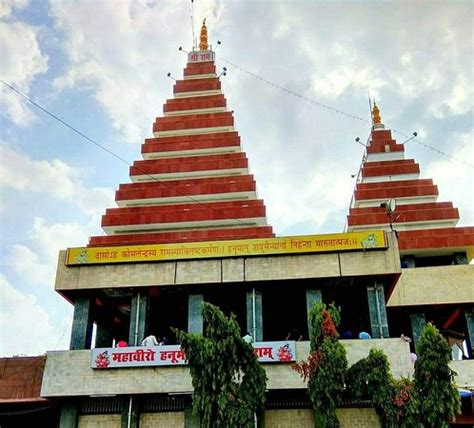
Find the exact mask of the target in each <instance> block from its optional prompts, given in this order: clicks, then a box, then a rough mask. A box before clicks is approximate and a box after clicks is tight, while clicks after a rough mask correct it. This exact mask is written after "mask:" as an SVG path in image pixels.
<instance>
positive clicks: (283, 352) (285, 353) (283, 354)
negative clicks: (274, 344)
mask: <svg viewBox="0 0 474 428" xmlns="http://www.w3.org/2000/svg"><path fill="white" fill-rule="evenodd" d="M277 356H278V359H279V360H280V361H291V360H292V358H293V354H292V353H291V350H290V346H289V345H288V344H286V345H283V346H281V347H280V348H278V351H277Z"/></svg>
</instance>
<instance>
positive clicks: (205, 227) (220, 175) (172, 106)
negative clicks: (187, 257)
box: [89, 23, 274, 246]
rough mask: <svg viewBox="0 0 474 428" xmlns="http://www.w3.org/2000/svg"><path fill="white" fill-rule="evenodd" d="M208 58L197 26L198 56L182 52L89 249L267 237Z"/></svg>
mask: <svg viewBox="0 0 474 428" xmlns="http://www.w3.org/2000/svg"><path fill="white" fill-rule="evenodd" d="M214 58H215V54H214V52H213V51H212V50H210V49H209V47H208V43H207V28H206V26H205V24H204V23H203V25H202V28H201V43H200V45H199V50H198V51H192V52H190V53H189V54H188V63H187V65H186V68H185V69H184V78H183V79H182V80H178V81H176V84H175V85H174V88H173V89H174V91H173V92H174V98H173V99H170V100H167V101H166V104H165V105H164V108H163V111H164V114H163V117H158V118H157V119H156V120H155V123H154V124H153V133H154V138H148V139H146V140H145V143H144V144H143V145H142V156H143V160H139V161H136V162H134V163H133V165H132V166H131V168H130V178H131V180H132V183H128V184H121V185H120V187H119V189H118V190H117V192H116V196H115V200H116V202H117V205H118V208H111V209H107V211H106V213H105V215H104V216H103V217H102V227H103V229H104V231H105V233H106V234H107V236H94V237H92V238H91V239H90V242H89V246H107V245H133V244H152V243H172V242H192V241H212V240H226V239H246V238H268V237H273V236H274V234H273V231H272V228H271V226H268V225H267V220H266V215H265V205H264V203H263V200H261V199H258V198H257V194H256V184H255V180H254V177H253V176H252V175H250V174H249V170H248V160H247V157H246V154H245V153H244V152H242V149H241V147H240V137H239V134H238V132H236V130H235V129H234V117H233V112H232V111H228V109H227V102H226V99H225V97H224V95H223V94H222V91H221V82H220V80H219V76H217V74H216V66H215V64H214Z"/></svg>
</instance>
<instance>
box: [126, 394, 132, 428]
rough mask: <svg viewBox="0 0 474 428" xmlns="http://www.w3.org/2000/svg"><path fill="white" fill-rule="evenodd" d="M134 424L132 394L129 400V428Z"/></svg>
mask: <svg viewBox="0 0 474 428" xmlns="http://www.w3.org/2000/svg"><path fill="white" fill-rule="evenodd" d="M131 425H132V396H130V400H129V402H128V417H127V428H130V427H131Z"/></svg>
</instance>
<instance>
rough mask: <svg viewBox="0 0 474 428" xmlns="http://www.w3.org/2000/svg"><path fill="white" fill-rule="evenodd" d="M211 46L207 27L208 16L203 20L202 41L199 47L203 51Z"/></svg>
mask: <svg viewBox="0 0 474 428" xmlns="http://www.w3.org/2000/svg"><path fill="white" fill-rule="evenodd" d="M208 48H209V46H208V44H207V27H206V18H204V20H203V21H202V27H201V43H199V49H200V50H202V51H207V50H208Z"/></svg>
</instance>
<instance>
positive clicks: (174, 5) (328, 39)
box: [0, 0, 474, 356]
mask: <svg viewBox="0 0 474 428" xmlns="http://www.w3.org/2000/svg"><path fill="white" fill-rule="evenodd" d="M0 7H1V9H0V58H1V63H0V77H1V78H2V79H4V80H5V81H7V82H8V83H10V84H12V85H14V86H15V87H17V88H18V89H19V90H21V91H22V92H24V93H26V94H28V95H29V96H30V97H32V98H33V99H35V100H36V101H37V102H39V103H40V104H42V105H43V106H44V107H46V108H47V109H48V110H50V111H52V112H53V113H55V114H57V115H58V116H60V117H61V118H62V119H64V120H66V121H67V122H69V123H70V124H71V125H73V126H75V127H76V128H78V129H79V130H81V131H82V132H83V133H85V134H87V135H88V136H89V137H91V138H93V139H94V140H96V141H99V142H100V143H101V144H103V145H104V146H105V147H107V148H108V149H110V150H112V151H114V152H115V153H116V154H118V155H119V156H121V157H122V158H124V159H126V160H127V161H128V162H130V163H131V162H133V160H135V159H139V158H140V144H141V143H142V142H143V140H144V139H145V138H148V137H151V136H152V135H151V126H152V123H153V121H154V119H155V117H156V116H159V115H161V114H162V105H163V104H164V102H165V101H166V99H167V98H170V97H172V84H173V82H172V81H171V80H170V79H169V78H167V77H166V74H167V73H168V72H171V73H172V74H173V75H174V76H175V77H176V78H179V77H180V76H181V75H182V69H183V68H184V66H185V61H186V57H185V55H184V54H183V53H180V52H179V51H178V46H183V47H184V48H185V49H189V48H190V47H191V43H192V36H191V26H190V15H189V9H190V2H189V1H184V0H183V1H152V0H148V1H129V0H121V1H111V0H109V1H101V2H97V1H64V0H63V1H53V0H52V1H42V2H40V1H31V2H29V1H14V2H12V1H9V0H1V1H0ZM194 15H195V28H196V31H197V30H198V28H199V24H200V22H201V21H202V18H203V17H206V18H207V23H208V28H209V37H210V42H211V44H212V43H213V44H214V45H215V44H216V41H217V40H221V41H222V45H221V46H219V48H218V49H217V51H216V54H217V65H218V67H219V68H222V67H223V66H226V67H227V69H228V73H227V76H226V77H223V90H224V93H225V94H226V97H227V100H228V105H229V108H230V109H233V110H234V111H235V122H236V127H237V130H238V131H239V133H240V135H241V137H242V145H243V148H244V150H245V151H246V152H247V155H248V157H249V162H250V168H251V172H252V173H253V174H254V175H255V176H256V179H257V186H258V191H259V196H260V197H262V198H263V199H264V200H265V203H266V206H267V215H268V220H269V222H270V224H272V225H273V227H274V229H275V231H276V233H277V234H278V235H292V234H310V233H325V232H338V231H342V230H343V228H344V222H345V216H346V214H347V210H348V205H349V202H350V199H351V195H352V191H353V187H354V180H353V179H352V178H351V174H354V173H357V171H358V168H359V164H360V159H361V156H362V152H363V148H362V147H361V146H360V145H358V144H357V143H355V141H354V139H355V137H360V138H361V140H362V141H365V139H366V138H367V135H368V132H369V123H368V121H369V120H370V117H369V113H368V107H367V105H368V102H367V85H369V86H370V91H371V94H372V97H373V98H375V99H376V100H377V102H378V104H379V105H380V107H381V111H382V117H383V121H384V123H385V124H386V126H387V127H389V128H392V129H396V130H398V131H400V132H402V133H404V134H407V135H408V134H411V133H412V132H413V131H417V132H418V134H419V137H418V140H419V141H420V142H421V143H424V144H427V145H429V146H431V147H432V148H434V149H436V150H440V151H442V152H444V153H446V154H448V155H451V156H454V157H456V158H458V159H461V160H462V161H463V162H464V163H462V162H457V161H453V160H452V159H450V158H449V157H448V156H446V155H440V154H439V153H437V152H436V151H434V150H430V149H428V148H426V147H423V146H422V145H421V144H418V143H417V142H415V141H412V142H410V143H407V145H406V156H407V157H409V158H415V159H416V160H417V161H418V162H419V163H420V166H421V176H422V177H424V178H433V179H434V181H435V183H436V184H438V186H439V191H440V197H439V200H440V201H450V200H451V201H453V202H454V204H455V206H456V207H458V208H459V209H460V213H461V222H460V224H461V225H472V224H474V208H473V205H474V203H473V191H472V182H473V181H474V167H472V165H474V155H473V110H472V100H473V99H474V97H473V93H472V91H473V89H472V88H473V87H474V82H473V74H472V54H473V46H472V40H473V35H472V18H473V5H472V2H467V1H466V2H377V3H375V2H309V1H281V2H280V1H273V2H268V1H267V2H263V1H233V2H230V1H214V2H205V1H200V0H195V1H194ZM226 60H227V61H230V62H232V63H235V64H237V65H239V66H240V67H242V68H243V69H245V70H248V71H251V72H252V73H256V74H258V75H260V76H262V77H263V78H265V79H267V80H269V81H272V82H275V83H277V84H279V85H280V86H283V87H285V88H288V89H290V90H292V91H294V92H297V93H299V94H301V95H304V96H306V97H308V98H310V99H313V100H315V101H317V102H319V103H322V104H325V105H328V106H331V107H333V108H335V109H338V110H341V111H344V112H347V113H350V114H354V115H356V116H358V117H361V118H362V119H364V120H355V119H351V118H349V117H348V116H346V115H343V114H338V113H335V112H333V111H330V110H328V109H325V108H322V107H320V106H317V105H316V104H315V103H310V102H306V101H303V100H301V99H300V98H297V97H294V96H291V95H288V94H287V93H285V92H283V91H280V90H278V89H275V88H274V87H272V86H270V85H268V84H265V83H263V82H261V81H259V80H257V79H255V78H254V77H252V76H250V75H249V74H248V73H245V72H243V71H241V70H239V69H237V68H235V67H233V66H231V65H230V64H229V63H228V62H226ZM1 86H2V87H1V91H0V97H1V99H0V103H1V109H0V160H1V162H2V168H1V171H0V189H1V201H0V202H1V205H0V224H1V226H0V227H1V231H0V232H1V238H0V239H1V259H2V263H1V273H0V282H1V284H0V286H1V299H0V301H1V303H0V305H1V309H0V339H1V340H0V355H6V356H8V355H13V354H21V353H24V354H28V355H33V354H38V353H43V352H45V351H46V350H48V349H65V348H67V346H68V340H69V334H70V322H71V316H72V307H71V306H70V305H69V304H68V303H67V302H66V301H65V300H64V299H62V298H61V297H60V296H59V295H57V294H56V293H55V292H54V290H53V287H54V272H55V265H56V260H57V252H58V251H59V250H60V249H64V248H67V247H69V246H82V245H85V244H86V243H87V239H88V237H89V236H90V235H96V234H101V233H102V232H101V230H100V216H101V214H102V213H103V212H104V210H105V208H106V207H112V206H114V200H113V196H114V191H115V189H116V188H117V187H118V185H119V183H124V182H128V181H129V178H128V167H127V166H126V165H124V164H122V163H120V162H119V161H118V160H117V159H115V158H113V157H111V156H110V155H108V154H106V153H104V152H102V151H100V150H99V149H97V147H95V146H93V145H90V144H89V143H87V142H86V141H84V140H83V139H82V138H81V137H79V136H78V135H76V134H74V133H72V132H71V131H70V130H68V129H67V128H65V127H64V126H62V125H61V124H59V123H58V122H56V121H54V120H53V119H52V118H50V117H48V116H46V115H45V114H44V113H42V112H40V111H38V110H37V109H35V108H34V107H33V106H31V105H28V103H25V102H24V101H23V100H22V99H21V98H19V97H18V96H17V95H16V94H14V93H13V92H11V91H10V90H8V89H7V88H6V87H5V86H3V85H1ZM394 137H395V138H397V139H398V141H403V140H404V137H402V136H401V135H400V134H396V133H394ZM466 163H468V164H470V165H471V166H469V165H466Z"/></svg>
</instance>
